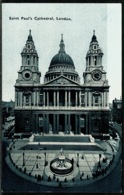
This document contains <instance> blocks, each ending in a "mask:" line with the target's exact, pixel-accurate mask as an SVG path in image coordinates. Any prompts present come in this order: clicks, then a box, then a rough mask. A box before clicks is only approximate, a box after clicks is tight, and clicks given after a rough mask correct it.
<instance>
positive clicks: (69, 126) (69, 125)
mask: <svg viewBox="0 0 124 195" xmlns="http://www.w3.org/2000/svg"><path fill="white" fill-rule="evenodd" d="M70 130H71V124H70V114H69V115H68V134H70Z"/></svg>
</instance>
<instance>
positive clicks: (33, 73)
mask: <svg viewBox="0 0 124 195" xmlns="http://www.w3.org/2000/svg"><path fill="white" fill-rule="evenodd" d="M59 47H60V49H59V52H58V53H57V54H56V55H55V56H54V57H53V58H52V60H51V62H50V65H49V67H48V71H47V72H46V74H45V76H44V83H43V84H41V83H40V77H41V73H40V72H39V63H38V60H39V57H38V53H37V51H36V48H35V44H34V41H33V38H32V35H31V31H30V32H29V35H28V38H27V41H26V44H25V46H24V48H23V50H22V52H21V58H22V64H21V67H20V70H19V72H18V79H17V80H16V84H15V132H16V133H20V132H23V133H27V132H32V133H41V132H42V133H45V134H49V133H53V134H58V133H59V132H63V133H64V134H70V132H73V133H74V134H81V133H83V134H92V135H94V136H95V135H98V134H101V133H103V134H105V133H108V130H109V125H108V124H109V123H108V120H109V101H108V96H109V85H108V80H107V78H106V72H105V71H104V67H103V65H102V57H103V52H102V50H101V48H100V47H99V43H98V41H97V38H96V35H95V31H94V33H93V36H92V39H91V42H90V45H89V50H88V52H87V54H86V69H85V72H84V73H83V79H84V83H80V78H79V75H78V73H77V72H76V70H75V65H74V61H73V60H72V58H71V57H70V56H69V55H68V54H67V53H66V51H65V44H64V40H63V36H61V41H60V45H59ZM51 49H52V48H51Z"/></svg>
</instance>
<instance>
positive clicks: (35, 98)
mask: <svg viewBox="0 0 124 195" xmlns="http://www.w3.org/2000/svg"><path fill="white" fill-rule="evenodd" d="M35 106H37V91H35Z"/></svg>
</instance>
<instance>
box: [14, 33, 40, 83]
mask: <svg viewBox="0 0 124 195" xmlns="http://www.w3.org/2000/svg"><path fill="white" fill-rule="evenodd" d="M21 57H22V65H21V68H20V70H19V72H18V79H17V80H16V83H21V84H25V83H31V84H33V83H40V77H41V73H40V72H39V67H38V60H39V57H38V54H37V51H36V49H35V45H34V41H33V38H32V35H31V30H29V35H28V38H27V41H26V44H25V46H24V48H23V50H22V52H21Z"/></svg>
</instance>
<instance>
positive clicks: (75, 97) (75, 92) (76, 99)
mask: <svg viewBox="0 0 124 195" xmlns="http://www.w3.org/2000/svg"><path fill="white" fill-rule="evenodd" d="M75 95H76V97H75V106H76V107H77V91H76V92H75Z"/></svg>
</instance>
